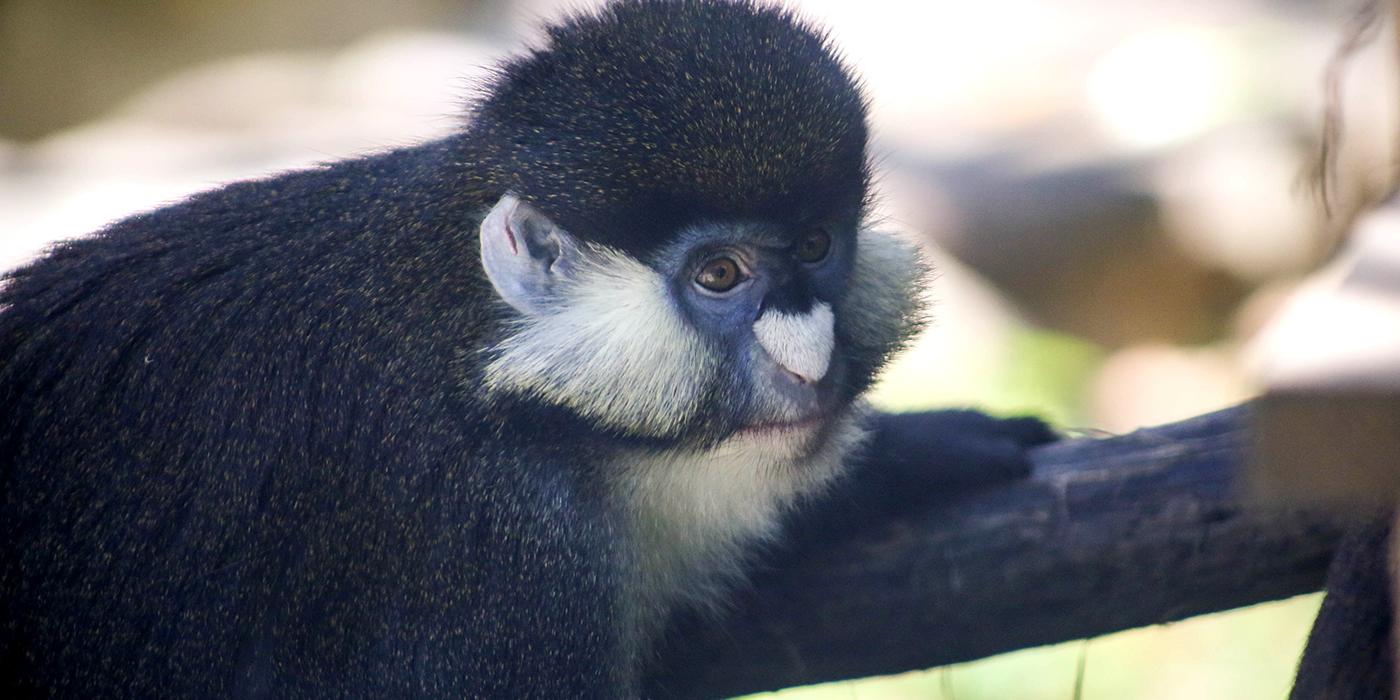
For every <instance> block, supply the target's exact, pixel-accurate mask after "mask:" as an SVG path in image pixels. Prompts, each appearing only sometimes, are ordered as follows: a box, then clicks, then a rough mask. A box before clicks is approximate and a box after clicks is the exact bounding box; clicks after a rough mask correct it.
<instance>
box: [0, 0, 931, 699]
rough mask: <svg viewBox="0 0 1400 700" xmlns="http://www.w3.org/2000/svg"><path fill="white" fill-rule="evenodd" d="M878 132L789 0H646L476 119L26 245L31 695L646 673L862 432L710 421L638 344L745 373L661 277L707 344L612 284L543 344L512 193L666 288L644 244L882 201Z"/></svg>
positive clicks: (624, 687) (859, 326)
mask: <svg viewBox="0 0 1400 700" xmlns="http://www.w3.org/2000/svg"><path fill="white" fill-rule="evenodd" d="M865 139H866V126H865V115H864V101H863V99H862V97H861V95H860V91H859V89H858V87H857V85H856V84H855V82H854V81H853V80H852V79H851V78H850V77H849V75H848V73H847V71H845V69H844V68H843V67H842V65H841V63H840V61H839V60H838V59H837V58H836V57H835V55H834V54H833V52H832V51H831V50H830V47H829V46H828V43H827V41H826V40H825V39H824V38H823V37H822V36H821V35H820V34H818V33H815V32H813V31H811V30H810V29H808V28H806V27H804V26H803V25H801V24H800V23H797V22H795V21H794V20H793V19H792V17H791V16H790V15H789V14H788V13H786V12H785V11H782V10H778V9H772V8H768V7H764V6H759V5H756V4H752V3H749V2H742V1H737V2H721V1H709V2H704V1H691V2H663V1H661V0H629V1H626V2H621V3H619V4H616V5H614V6H612V7H610V8H608V9H605V10H602V11H600V12H599V13H597V14H589V15H580V16H577V17H575V18H573V19H571V20H569V21H566V22H564V23H563V24H561V25H559V26H558V27H556V28H555V29H553V30H552V31H551V33H550V38H549V43H548V44H547V45H546V46H544V47H541V48H540V49H537V50H536V51H534V52H531V53H529V54H526V55H524V56H522V57H520V58H518V59H516V60H514V61H511V62H508V63H506V64H505V65H504V66H503V67H502V69H501V71H500V74H499V77H498V78H497V79H495V80H494V81H493V82H492V84H491V85H489V86H488V89H487V90H486V93H485V96H484V97H483V98H482V99H480V100H478V101H477V103H476V104H475V106H474V107H473V109H472V118H471V121H469V122H468V124H467V125H466V126H465V127H464V129H463V130H462V132H461V133H459V134H457V135H454V136H451V137H449V138H446V139H444V140H441V141H437V142H433V143H428V144H424V145H421V146H416V147H412V148H406V149H400V150H395V151H390V152H386V153H381V154H377V155H373V156H368V157H364V158H360V159H355V160H348V161H344V162H338V163H332V164H328V165H325V166H322V167H317V168H311V169H307V170H303V171H298V172H292V173H286V174H282V175H278V176H275V177H270V178H266V179H262V180H255V181H249V182H241V183H234V184H231V185H228V186H225V187H222V188H219V189H216V190H213V191H210V192H207V193H204V194H201V195H197V196H194V197H191V198H190V199H188V200H186V201H184V202H180V203H178V204H175V205H172V206H169V207H165V208H162V209H159V210H156V211H152V212H149V213H145V214H140V215H137V216H133V217H131V218H128V219H126V220H123V221H121V222H118V223H115V224H113V225H112V226H110V227H108V228H106V229H104V230H102V231H100V232H98V233H96V234H95V235H94V236H92V237H90V238H87V239H84V240H78V241H73V242H68V243H64V244H61V245H58V246H56V247H55V248H54V249H53V250H52V251H50V252H49V253H48V254H47V255H45V256H44V257H42V258H41V259H39V260H37V261H35V262H33V263H31V264H29V265H26V266H25V267H22V268H20V269H18V270H15V271H13V272H11V273H10V274H9V275H8V276H7V277H6V279H5V281H4V286H3V288H0V533H4V536H5V538H6V540H7V546H6V547H5V548H4V549H3V550H2V551H0V688H3V689H4V690H5V691H6V692H7V694H8V696H10V697H28V696H47V697H59V698H90V697H113V696H125V697H153V696H159V697H192V698H195V697H198V698H204V697H240V698H273V697H276V698H313V697H314V698H320V697H373V698H380V697H413V696H428V697H541V698H557V697H625V696H629V695H634V694H635V693H636V689H637V682H638V678H637V668H636V660H637V658H638V655H639V654H640V653H641V652H640V650H639V645H640V644H641V642H640V641H639V640H640V639H642V636H643V629H642V628H653V627H654V626H655V625H656V624H657V623H656V622H655V621H656V620H659V619H661V618H662V617H664V614H665V612H664V611H665V610H666V609H667V607H668V604H669V602H670V601H673V600H696V599H705V600H712V598H710V596H708V595H707V594H706V593H705V592H706V591H709V590H712V589H713V588H714V585H713V584H714V583H715V582H717V581H720V580H722V579H725V578H727V576H728V575H729V574H731V573H732V572H733V571H735V570H737V564H738V563H739V562H740V561H741V559H742V556H740V555H741V553H742V552H743V551H745V543H747V542H750V541H752V540H754V539H761V538H763V537H766V536H769V535H771V534H772V532H773V531H774V529H775V527H776V514H777V513H778V512H779V511H781V510H782V508H783V506H784V504H786V503H789V502H790V501H791V500H792V499H793V498H794V497H796V496H797V495H800V494H802V493H805V492H808V491H810V490H814V489H818V488H819V486H820V484H821V483H823V482H824V481H825V478H826V476H828V475H829V474H830V473H831V472H834V471H837V470H838V469H839V466H840V463H841V460H840V459H839V455H840V453H841V452H842V447H843V446H845V445H847V444H848V443H849V442H851V441H853V440H855V436H856V435H858V433H859V430H857V429H856V428H854V427H852V428H850V429H849V430H844V431H842V432H841V433H840V435H837V436H835V437H833V438H832V440H831V442H830V443H829V445H827V446H826V447H823V448H822V449H821V450H818V456H819V458H818V459H816V460H814V461H808V460H797V459H791V458H782V457H780V458H774V457H773V456H772V455H763V454H752V453H749V452H746V451H745V450H743V449H738V448H735V447H734V446H732V445H729V446H722V447H721V448H720V450H719V451H715V452H704V453H701V452H696V451H695V447H694V446H693V445H682V444H681V443H679V442H676V441H674V440H672V439H671V438H670V437H668V432H667V431H668V430H671V429H673V428H674V426H675V425H677V424H680V423H685V422H687V421H689V423H690V424H693V423H695V422H696V421H697V420H702V419H703V418H704V416H703V415H699V416H696V415H693V414H695V413H696V412H700V413H701V414H703V408H704V406H705V403H704V401H705V399H704V397H701V398H699V399H696V398H695V397H694V396H692V395H691V394H690V393H687V392H690V391H691V389H692V388H693V385H688V384H685V383H684V382H681V383H676V382H675V380H674V378H672V377H667V376H664V374H663V376H660V377H647V376H645V375H644V374H641V373H639V372H641V370H640V369H638V367H636V366H635V365H637V364H647V363H655V366H654V367H647V368H646V369H647V370H654V371H656V372H661V373H665V372H668V371H675V370H676V368H678V367H682V366H685V367H686V368H688V371H692V372H694V373H695V376H696V377H703V376H704V375H705V374H706V373H707V372H713V368H709V367H706V366H705V365H704V361H703V360H702V359H697V358H703V357H704V355H703V353H698V354H697V353H692V351H691V349H684V350H676V349H675V348H676V347H677V346H676V345H675V344H676V343H678V342H679V343H680V344H681V345H684V344H686V343H688V342H689V341H686V340H679V341H678V340H677V338H683V337H684V331H683V330H681V329H680V328H681V327H679V326H675V325H673V324H670V322H669V321H666V320H665V319H663V318H661V317H659V316H655V314H658V313H660V312H659V311H658V310H657V309H656V308H655V307H652V306H649V304H651V303H652V302H651V301H646V300H645V299H646V298H645V297H639V300H638V301H637V302H636V303H637V304H639V305H640V306H639V307H638V308H639V309H640V310H642V311H643V312H644V313H647V314H653V316H652V317H651V319H652V320H657V321H658V323H657V324H656V325H655V328H657V329H661V330H658V331H657V333H658V334H659V335H656V336H651V337H649V338H647V340H651V341H653V342H660V343H670V344H672V345H671V346H670V349H666V348H648V349H645V352H643V351H639V350H633V349H628V350H626V352H627V353H630V354H628V355H627V358H628V359H627V361H625V362H621V364H619V360H618V359H617V357H615V356H613V355H611V353H616V352H620V351H621V350H620V349H619V345H618V343H619V342H620V341H623V340H626V341H629V342H638V341H639V340H642V339H641V338H637V337H634V336H637V335H638V334H639V333H640V332H641V331H640V330H639V323H642V322H643V321H644V320H645V319H641V318H639V317H636V316H633V315H631V314H628V313H616V314H608V313H598V312H596V308H597V307H596V306H593V307H589V308H591V309H595V311H593V312H591V315H585V316H579V315H577V314H576V313H575V311H576V310H570V309H559V310H558V311H557V313H556V314H555V315H554V316H552V321H551V322H558V323H560V324H563V325H556V326H549V329H550V330H549V332H544V331H540V332H541V333H544V336H541V337H545V336H548V337H550V338H554V339H559V338H561V336H559V335H557V334H558V333H559V332H561V329H563V330H567V331H569V332H568V333H566V334H565V335H566V336H567V335H570V334H575V333H576V334H577V337H576V338H574V340H575V341H576V342H577V343H579V344H580V345H579V346H578V347H573V348H550V347H546V346H544V345H541V344H540V343H539V342H537V340H538V339H537V338H536V337H535V336H534V335H532V334H533V333H535V331H533V330H532V329H531V328H529V327H527V326H525V325H522V323H521V319H520V318H519V317H518V316H517V315H515V314H513V313H512V311H511V309H510V308H509V307H508V306H506V305H505V304H503V303H501V302H500V301H499V300H498V299H497V298H495V297H494V294H493V291H492V286H491V284H490V282H489V281H488V280H487V279H486V278H485V276H484V274H483V272H482V269H481V264H480V259H479V241H478V240H477V225H478V223H479V220H480V217H481V216H482V215H483V213H484V212H485V211H487V210H488V209H489V208H490V207H491V205H492V204H494V203H495V202H496V201H497V200H498V199H499V198H500V197H501V196H503V195H504V194H506V193H507V192H514V193H517V194H519V195H520V196H521V197H522V199H524V200H526V201H528V202H530V203H532V204H534V205H536V206H538V207H539V208H540V209H541V210H543V211H544V212H545V213H546V214H548V215H549V216H551V217H552V218H553V219H554V220H555V221H556V222H558V223H560V224H561V225H563V226H564V227H565V228H567V229H568V230H569V231H570V232H572V233H574V234H575V235H577V236H579V237H580V238H582V239H583V240H584V241H585V242H587V243H589V244H590V245H597V246H605V247H607V248H609V249H612V250H615V251H619V252H620V253H622V254H624V255H626V256H628V257H629V258H630V262H625V263H624V262H622V261H621V259H616V260H614V261H613V262H614V263H617V265H614V266H613V267H612V268H610V269H619V267H618V266H619V265H621V266H622V267H627V269H628V270H629V271H628V272H626V273H625V274H624V277H625V279H611V280H608V279H604V277H606V274H607V273H606V272H600V273H599V274H600V275H603V277H595V278H594V279H595V281H596V283H597V284H603V285H604V286H600V287H592V288H590V289H588V290H579V295H578V296H577V297H575V298H576V299H580V300H581V299H583V298H585V297H587V296H588V295H590V294H602V293H604V290H605V289H608V290H613V291H608V292H607V293H608V294H613V293H616V294H618V295H631V294H634V293H635V294H639V295H640V294H643V291H641V290H642V289H645V290H648V291H646V292H645V293H646V294H650V293H652V292H653V291H654V290H652V287H654V285H655V284H656V283H655V281H654V280H649V279H648V278H647V277H646V275H645V274H642V271H641V269H640V268H638V267H636V265H637V264H639V261H645V260H647V254H648V252H649V251H653V250H655V249H656V248H657V247H658V246H661V245H662V244H664V243H665V242H666V241H667V240H670V239H671V237H673V236H675V235H677V232H678V231H681V230H683V229H684V228H685V227H687V226H692V225H696V224H699V223H704V222H709V221H729V220H749V221H788V222H798V223H802V222H810V221H815V220H820V219H824V218H830V217H831V216H833V215H836V214H839V215H841V216H844V217H846V218H847V219H849V220H850V223H851V225H852V226H854V222H855V220H857V219H858V218H859V216H860V213H861V210H862V206H863V203H864V201H865V196H866V181H867V169H866V163H865ZM865 238H866V236H864V235H863V236H862V241H863V242H862V246H861V249H860V250H861V252H860V255H859V260H858V262H857V266H858V273H857V275H856V279H855V280H854V281H853V285H852V288H851V291H850V294H849V295H848V297H849V298H848V300H847V302H846V303H845V304H844V305H840V306H837V307H836V308H834V314H835V316H836V336H837V338H836V343H837V346H838V347H840V348H843V349H844V351H845V352H847V353H848V356H847V363H846V366H847V367H848V368H849V371H848V372H847V377H846V378H845V379H844V380H843V381H844V382H845V384H844V385H843V391H844V392H845V394H846V395H849V396H854V395H855V394H858V393H859V392H860V391H862V390H863V389H864V388H865V387H866V386H868V384H869V382H870V381H871V377H872V376H873V374H874V373H875V372H876V371H877V370H878V368H879V367H880V365H881V364H883V362H884V361H885V359H886V358H887V357H888V355H889V353H890V351H892V349H894V348H895V347H897V346H898V345H899V344H900V343H901V342H902V340H903V338H904V336H905V334H907V333H908V331H909V329H910V328H911V327H912V325H911V324H910V323H909V322H910V321H911V320H912V319H913V316H914V314H913V312H912V310H911V307H909V306H907V302H906V301H905V300H902V299H897V298H894V297H897V296H898V295H899V294H901V293H902V292H903V290H904V288H905V285H906V284H907V283H908V282H909V280H908V279H906V277H904V276H896V277H885V276H884V275H885V273H884V272H883V271H879V268H880V267H881V266H882V265H885V264H887V263H888V264H892V263H893V262H896V261H895V260H894V258H895V257H898V256H892V255H888V254H885V253H881V252H880V251H881V250H884V249H883V248H881V247H879V246H878V245H875V239H871V241H870V242H869V243H868V245H874V246H875V247H873V248H869V249H867V247H866V246H867V243H866V242H865ZM628 266H631V267H628ZM607 285H613V286H611V287H609V286H607ZM653 300H654V299H653ZM589 303H590V304H596V303H598V300H597V299H594V300H592V301H590V302H589ZM619 303H622V300H621V299H619ZM579 308H583V307H579ZM550 333H554V334H555V335H550ZM628 334H631V335H630V336H629V335H628ZM493 361H495V362H504V363H505V364H502V365H497V366H494V367H490V363H492V362H493ZM580 362H582V363H585V364H586V365H587V366H588V367H589V368H591V369H590V371H592V372H593V373H592V374H585V375H581V376H579V377H571V376H568V375H565V374H563V373H562V371H563V368H565V367H568V366H569V365H570V363H580ZM604 370H606V371H608V372H611V373H613V374H614V375H615V377H616V380H615V382H616V383H615V384H614V385H613V386H612V387H611V388H612V389H613V391H609V388H608V386H607V385H606V384H605V383H603V382H602V381H601V379H600V377H602V376H603V374H600V373H598V372H600V371H604ZM720 374H722V373H720ZM491 382H497V384H494V385H492V387H490V389H491V390H488V386H487V385H488V384H490V383H491ZM580 382H581V383H580ZM501 387H508V388H507V389H506V390H497V389H500V388H501ZM708 391H711V392H713V391H714V387H711V388H710V389H708ZM629 392H631V393H629ZM641 392H654V394H653V396H664V397H666V398H667V399H668V400H669V403H668V402H659V403H658V402H656V401H655V399H654V398H653V399H652V400H650V402H644V401H641V400H640V399H638V396H640V395H641ZM705 396H712V394H706V395H705ZM648 421H651V422H650V423H648ZM639 428H644V429H639ZM639 433H640V434H641V435H640V436H639ZM619 445H621V447H619ZM745 466H748V467H750V468H752V469H753V471H751V472H745V473H746V474H747V477H748V479H747V480H743V479H736V480H733V481H730V480H724V479H718V478H717V474H719V473H720V471H719V470H720V469H722V468H726V467H727V468H731V469H743V468H744V467H745ZM765 475H768V476H770V477H773V478H772V479H768V478H765ZM746 482H747V483H748V484H749V488H747V489H743V493H742V494H734V493H732V491H733V490H734V488H735V487H737V486H739V485H741V484H744V483H746ZM726 490H729V491H731V493H730V495H729V496H728V497H725V496H722V495H720V494H722V493H724V492H725V491H726ZM624 494H630V495H628V496H625V499H626V502H627V503H628V504H629V505H626V506H625V507H619V505H618V503H619V499H620V498H624ZM736 498H737V500H735V499H736ZM682 535H684V537H682ZM692 536H693V537H692ZM658 542H659V544H658ZM620 621H621V622H620Z"/></svg>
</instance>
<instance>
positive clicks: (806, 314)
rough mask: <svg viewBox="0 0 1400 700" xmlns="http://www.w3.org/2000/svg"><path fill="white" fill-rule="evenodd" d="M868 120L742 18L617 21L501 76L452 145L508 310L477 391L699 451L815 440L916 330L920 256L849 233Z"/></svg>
mask: <svg viewBox="0 0 1400 700" xmlns="http://www.w3.org/2000/svg"><path fill="white" fill-rule="evenodd" d="M865 112H866V109H865V100H864V98H863V96H862V95H861V91H860V89H859V86H858V85H857V83H856V81H855V80H854V79H853V78H852V76H851V75H850V73H849V72H848V71H847V70H846V68H845V67H844V66H843V65H842V63H841V61H840V60H839V59H838V58H837V56H836V55H835V53H834V51H833V50H832V48H831V46H830V44H829V42H828V41H827V39H826V38H825V37H824V36H822V35H821V34H819V33H817V32H815V31H813V30H812V29H810V28H808V27H807V26H805V25H804V24H802V23H801V22H799V21H797V20H796V19H795V18H794V17H792V15H791V14H789V13H788V12H786V11H783V10H781V9H776V8H772V7H764V6H759V5H756V4H753V3H750V2H722V1H709V2H696V1H692V2H668V1H664V0H632V1H627V2H621V3H618V4H614V5H612V6H610V7H608V8H607V9H604V10H602V11H600V12H599V13H597V14H591V15H585V16H580V17H576V18H574V19H572V20H570V21H567V22H566V23H564V24H562V25H560V26H557V27H555V28H553V29H551V30H550V32H549V41H548V43H547V44H546V45H545V46H544V47H543V48H541V49H539V50H536V51H534V52H533V53H530V54H528V55H526V56H524V57H521V58H519V59H516V60H514V61H512V62H509V63H507V64H506V65H505V66H504V67H503V68H502V70H501V71H500V72H499V74H498V77H497V79H496V80H495V82H494V84H493V85H492V86H491V88H490V90H489V92H488V94H487V95H486V96H485V97H484V99H483V100H482V101H481V103H480V104H479V105H478V107H477V109H476V112H475V115H474V119H473V122H472V124H471V126H470V127H469V130H468V134H467V138H466V139H465V143H467V144H468V145H469V148H471V149H472V152H471V153H470V157H471V158H472V160H473V162H474V163H475V164H477V165H478V166H480V167H481V168H482V169H483V172H484V173H486V175H485V177H486V180H487V182H488V183H489V184H488V185H487V189H488V190H489V191H490V193H491V197H492V198H498V199H497V201H496V203H495V205H494V206H493V207H492V208H491V210H490V212H489V213H488V214H487V215H486V216H485V218H484V220H483V222H482V224H481V254H482V261H483V264H484V268H485V270H486V273H487V275H488V276H489V277H490V279H491V282H492V284H493V285H494V287H495V289H496V291H497V292H498V294H499V295H500V298H501V299H502V300H503V301H504V302H505V303H506V304H508V305H509V306H510V307H512V320H511V322H510V324H509V332H508V333H507V335H506V337H505V338H504V340H502V341H501V342H500V343H499V345H498V346H496V347H494V348H493V349H492V350H491V351H490V357H489V363H488V365H487V369H486V375H485V380H486V384H487V387H488V389H489V390H491V391H492V392H502V393H504V394H507V395H511V396H515V397H520V398H524V399H526V400H532V401H543V402H546V403H549V404H553V405H558V406H563V407H566V408H568V409H569V410H571V411H573V412H574V413H576V414H577V415H579V416H581V417H583V418H585V419H586V420H589V421H591V422H593V423H594V424H596V425H597V426H599V427H601V428H605V429H607V430H610V431H613V432H621V433H624V434H629V435H635V436H638V437H643V438H648V439H653V440H662V441H665V440H684V441H686V442H697V441H698V442H700V443H706V444H714V443H717V442H719V441H722V440H725V439H729V438H733V437H739V438H751V439H766V437H774V438H782V439H786V438H790V437H791V436H794V435H797V436H802V435H808V434H811V435H818V434H821V433H822V431H821V430H820V428H821V427H823V426H824V425H826V424H827V423H828V422H829V421H830V420H831V419H832V418H833V417H835V416H838V415H840V414H841V413H842V412H844V411H845V410H846V409H847V408H848V407H849V406H850V404H851V403H852V402H853V400H854V399H855V398H856V397H857V396H858V395H859V394H860V393H861V392H862V391H864V390H865V389H866V388H867V387H868V386H869V384H870V382H871V381H872V377H873V375H874V374H875V373H876V372H877V371H878V369H879V368H880V367H881V366H882V365H883V363H884V362H885V360H886V359H887V357H888V356H889V355H890V353H891V352H893V351H894V350H895V349H896V348H897V347H898V346H900V345H901V344H902V343H903V342H904V340H906V339H907V337H908V335H909V334H910V332H911V331H912V329H913V328H914V327H915V326H916V325H917V320H918V317H919V309H918V306H917V304H916V303H915V302H914V295H913V293H912V291H913V286H914V284H915V280H916V278H917V277H918V273H919V271H920V269H921V268H920V266H919V264H918V256H917V254H916V253H915V252H914V251H913V250H911V249H909V248H908V247H907V246H904V245H902V244H900V243H898V242H896V241H895V240H894V239H892V238H890V237H888V236H884V235H881V234H878V233H875V232H872V231H868V230H864V229H863V228H862V225H861V224H862V221H863V218H864V215H865V207H866V204H867V188H868V181H869V168H868V164H867V159H866V139H867V129H866V115H865Z"/></svg>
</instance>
